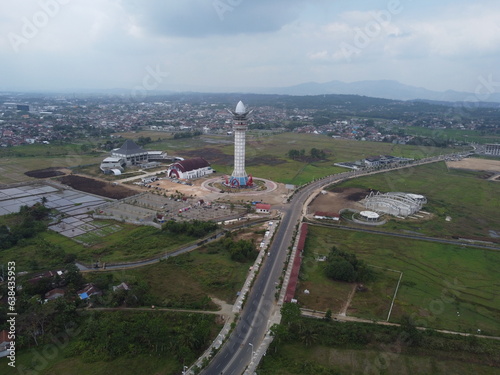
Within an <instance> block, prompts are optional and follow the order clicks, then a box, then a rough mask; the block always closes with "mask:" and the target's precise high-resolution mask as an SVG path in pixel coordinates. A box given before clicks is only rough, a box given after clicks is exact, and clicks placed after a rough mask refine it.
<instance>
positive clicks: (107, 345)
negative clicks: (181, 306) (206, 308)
mask: <svg viewBox="0 0 500 375" xmlns="http://www.w3.org/2000/svg"><path fill="white" fill-rule="evenodd" d="M213 325H214V318H213V317H212V316H209V315H204V314H176V313H165V312H162V313H160V312H146V313H144V312H143V313H126V312H113V313H102V312H101V313H96V312H92V313H90V314H88V316H86V317H84V319H82V323H81V332H82V333H81V334H80V335H79V336H78V337H77V339H76V340H74V341H73V342H71V343H70V345H69V347H68V351H67V353H68V355H70V356H82V357H83V359H84V360H86V361H100V360H112V359H114V358H117V357H120V356H127V357H133V356H137V355H140V354H146V355H148V356H151V355H154V356H159V357H170V358H173V359H175V360H177V361H180V362H182V361H184V362H185V363H191V362H193V361H194V360H195V359H196V358H197V356H198V355H199V354H201V352H202V350H203V349H204V348H205V346H206V345H207V344H208V343H209V340H210V333H211V330H212V327H213Z"/></svg>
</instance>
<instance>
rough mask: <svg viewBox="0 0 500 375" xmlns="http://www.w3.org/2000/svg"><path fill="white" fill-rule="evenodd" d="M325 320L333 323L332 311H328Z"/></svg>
mask: <svg viewBox="0 0 500 375" xmlns="http://www.w3.org/2000/svg"><path fill="white" fill-rule="evenodd" d="M325 320H326V321H327V322H331V321H332V310H331V309H328V310H326V313H325Z"/></svg>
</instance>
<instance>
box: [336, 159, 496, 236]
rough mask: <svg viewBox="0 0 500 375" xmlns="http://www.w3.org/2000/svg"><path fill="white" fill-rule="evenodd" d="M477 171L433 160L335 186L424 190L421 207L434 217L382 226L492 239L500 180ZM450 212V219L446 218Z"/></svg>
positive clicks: (383, 227)
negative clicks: (455, 167)
mask: <svg viewBox="0 0 500 375" xmlns="http://www.w3.org/2000/svg"><path fill="white" fill-rule="evenodd" d="M480 175H481V173H480V172H473V171H461V170H453V169H451V170H448V169H447V167H446V164H445V163H444V162H443V163H433V164H428V165H423V166H418V167H414V168H406V169H402V170H399V171H393V172H387V173H381V174H376V175H372V176H367V177H360V178H356V179H353V180H349V181H346V182H344V183H342V184H339V185H334V186H333V187H334V188H337V187H356V188H363V189H374V190H379V191H381V192H384V193H385V192H390V191H403V192H407V193H415V194H423V195H425V196H426V197H427V201H428V203H427V204H426V205H425V206H424V208H423V210H425V211H428V212H431V213H433V214H434V215H435V217H434V219H433V220H426V221H412V220H410V219H407V220H404V221H390V222H389V223H388V224H387V225H384V226H382V227H381V229H382V230H398V231H401V230H409V231H412V232H417V233H422V234H427V235H431V236H436V237H448V238H449V237H452V236H458V237H466V238H479V239H481V240H487V241H493V240H495V239H494V238H492V237H491V236H490V230H498V229H499V228H500V215H499V214H498V212H499V211H500V184H499V183H496V182H493V181H488V180H484V179H481V178H480V177H479V176H480ZM447 216H450V217H451V221H449V222H448V221H446V220H445V219H446V217H447Z"/></svg>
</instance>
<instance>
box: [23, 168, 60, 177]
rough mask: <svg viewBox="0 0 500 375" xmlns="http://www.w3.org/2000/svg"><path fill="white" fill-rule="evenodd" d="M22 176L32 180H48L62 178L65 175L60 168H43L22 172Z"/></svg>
mask: <svg viewBox="0 0 500 375" xmlns="http://www.w3.org/2000/svg"><path fill="white" fill-rule="evenodd" d="M24 174H25V175H26V176H28V177H34V178H50V177H57V176H63V175H65V174H66V173H65V172H63V171H61V169H60V168H45V169H36V170H33V171H28V172H24Z"/></svg>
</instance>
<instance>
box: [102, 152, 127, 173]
mask: <svg viewBox="0 0 500 375" xmlns="http://www.w3.org/2000/svg"><path fill="white" fill-rule="evenodd" d="M126 165H127V163H126V162H125V160H124V159H122V158H116V157H113V156H110V157H107V158H106V159H104V160H103V161H102V162H101V165H100V166H99V168H100V169H101V171H103V172H105V171H107V170H110V169H118V170H120V171H123V169H124V168H125V166H126Z"/></svg>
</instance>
